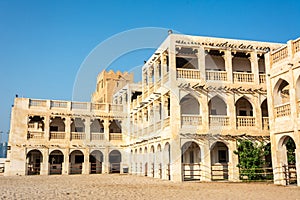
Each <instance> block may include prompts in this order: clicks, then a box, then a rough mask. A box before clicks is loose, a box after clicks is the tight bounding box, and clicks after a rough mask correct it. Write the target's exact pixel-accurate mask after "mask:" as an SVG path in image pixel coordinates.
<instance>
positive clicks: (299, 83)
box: [296, 76, 300, 100]
mask: <svg viewBox="0 0 300 200" xmlns="http://www.w3.org/2000/svg"><path fill="white" fill-rule="evenodd" d="M296 97H297V100H299V99H300V76H299V77H298V79H297V81H296Z"/></svg>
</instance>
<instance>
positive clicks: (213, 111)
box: [208, 95, 229, 127]
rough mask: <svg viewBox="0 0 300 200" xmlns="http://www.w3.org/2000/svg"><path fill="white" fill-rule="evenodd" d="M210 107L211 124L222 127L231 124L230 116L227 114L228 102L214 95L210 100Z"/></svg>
mask: <svg viewBox="0 0 300 200" xmlns="http://www.w3.org/2000/svg"><path fill="white" fill-rule="evenodd" d="M208 109H209V125H210V126H214V127H222V126H228V125H229V117H228V116H227V104H226V102H225V101H224V100H223V99H222V98H221V97H220V96H218V95H217V96H214V97H213V98H211V99H210V100H209V102H208Z"/></svg>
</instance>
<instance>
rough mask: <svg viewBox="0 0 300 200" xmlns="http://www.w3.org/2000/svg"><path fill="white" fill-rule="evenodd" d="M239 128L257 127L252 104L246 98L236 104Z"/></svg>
mask: <svg viewBox="0 0 300 200" xmlns="http://www.w3.org/2000/svg"><path fill="white" fill-rule="evenodd" d="M235 109H236V116H237V126H238V127H243V126H255V118H254V117H253V108H252V105H251V103H250V102H249V101H248V100H247V99H246V98H244V97H242V98H240V99H239V100H238V101H237V102H236V103H235Z"/></svg>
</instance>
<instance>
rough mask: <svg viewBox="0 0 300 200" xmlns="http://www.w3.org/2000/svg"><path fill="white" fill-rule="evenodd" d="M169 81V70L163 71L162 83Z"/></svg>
mask: <svg viewBox="0 0 300 200" xmlns="http://www.w3.org/2000/svg"><path fill="white" fill-rule="evenodd" d="M168 81H169V72H167V73H165V75H164V77H163V83H166V82H168Z"/></svg>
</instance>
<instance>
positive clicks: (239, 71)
mask: <svg viewBox="0 0 300 200" xmlns="http://www.w3.org/2000/svg"><path fill="white" fill-rule="evenodd" d="M232 56H233V58H232V71H233V81H234V82H253V81H254V77H253V73H252V71H251V62H250V60H249V58H250V55H249V54H247V53H244V52H236V53H234V52H233V53H232Z"/></svg>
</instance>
